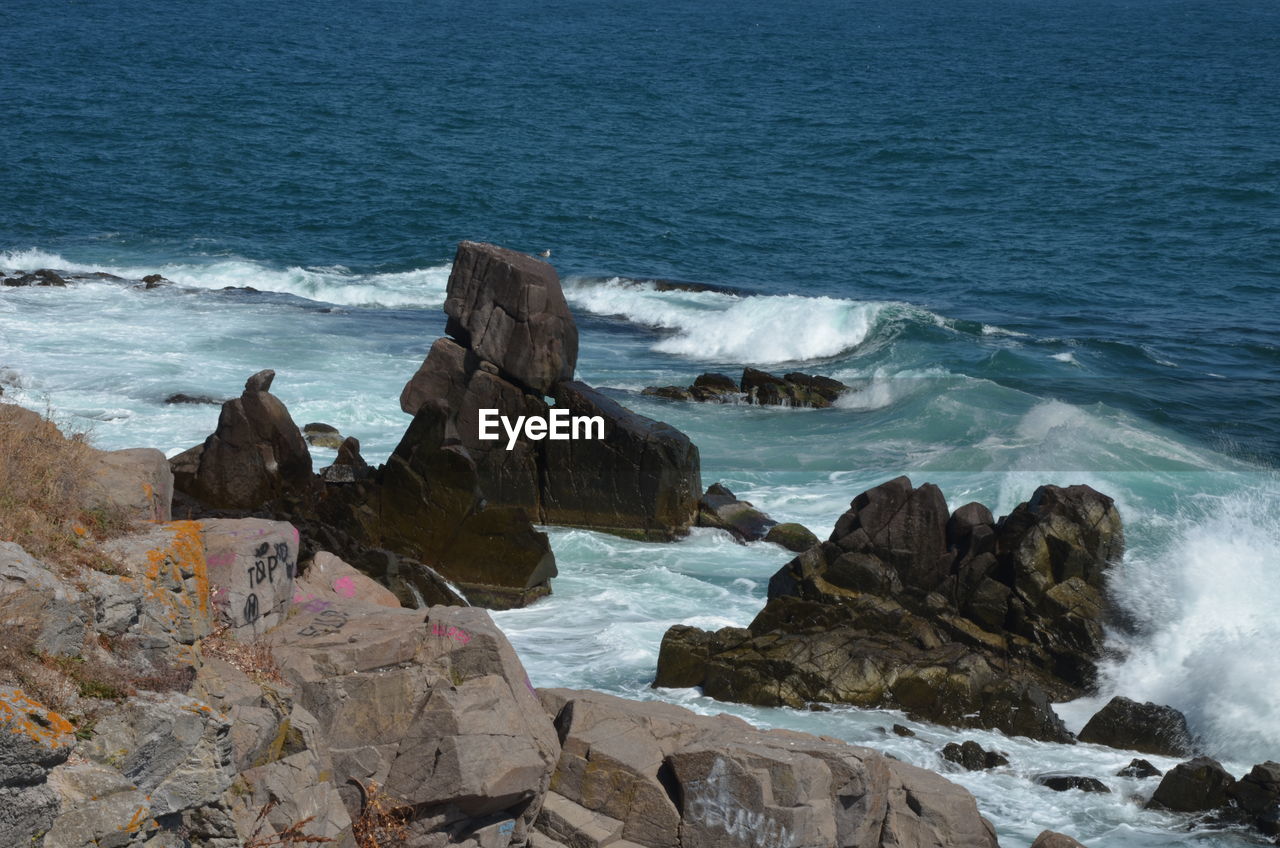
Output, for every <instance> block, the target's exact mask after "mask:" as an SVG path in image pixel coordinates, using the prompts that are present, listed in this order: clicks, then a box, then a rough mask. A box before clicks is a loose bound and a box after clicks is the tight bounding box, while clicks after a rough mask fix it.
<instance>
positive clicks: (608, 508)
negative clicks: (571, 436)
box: [543, 382, 702, 541]
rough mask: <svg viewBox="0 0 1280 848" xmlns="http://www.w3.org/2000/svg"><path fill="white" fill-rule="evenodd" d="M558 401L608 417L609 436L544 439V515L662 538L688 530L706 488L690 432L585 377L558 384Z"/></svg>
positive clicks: (552, 519)
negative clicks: (602, 390)
mask: <svg viewBox="0 0 1280 848" xmlns="http://www.w3.org/2000/svg"><path fill="white" fill-rule="evenodd" d="M555 400H556V407H557V408H565V409H568V410H569V413H570V414H571V415H573V416H597V415H598V416H601V417H603V418H604V421H605V427H604V433H605V437H604V439H602V440H598V441H597V440H591V439H580V440H565V441H555V442H544V443H543V444H545V446H546V449H545V450H546V453H545V456H546V468H547V469H548V472H547V474H546V483H545V488H544V490H543V505H544V506H543V520H544V521H546V522H547V523H549V524H565V525H570V526H576V527H590V528H593V529H598V530H604V531H606V532H610V533H615V534H618V535H622V536H630V537H635V538H644V539H651V540H659V541H665V540H670V539H673V538H676V537H678V536H682V535H684V534H685V533H687V532H688V530H689V528H690V527H691V526H692V525H693V523H694V521H695V520H696V518H697V504H698V495H699V493H700V492H701V491H702V477H701V472H700V462H699V457H698V448H697V446H696V445H694V444H693V442H691V441H690V440H689V437H688V436H686V435H685V434H684V433H682V432H680V431H679V430H677V429H676V428H674V427H672V426H671V425H669V424H664V423H662V422H661V421H654V420H653V419H651V418H646V417H644V416H643V415H638V414H636V413H634V412H632V411H631V410H629V409H626V408H624V407H622V406H621V405H620V404H618V403H617V402H616V401H614V400H612V399H611V398H608V397H605V396H604V395H603V394H601V393H600V392H598V391H596V390H594V389H592V388H590V387H589V386H586V385H584V384H582V383H576V382H570V383H561V384H560V385H558V386H556V390H555ZM551 469H554V471H552V470H551Z"/></svg>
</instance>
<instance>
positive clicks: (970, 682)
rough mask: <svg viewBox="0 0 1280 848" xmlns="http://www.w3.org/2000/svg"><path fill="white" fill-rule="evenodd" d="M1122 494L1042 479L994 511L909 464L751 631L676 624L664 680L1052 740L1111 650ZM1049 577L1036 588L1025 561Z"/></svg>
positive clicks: (662, 668) (783, 573)
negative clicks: (999, 513)
mask: <svg viewBox="0 0 1280 848" xmlns="http://www.w3.org/2000/svg"><path fill="white" fill-rule="evenodd" d="M1119 521H1120V520H1119V515H1118V513H1117V512H1116V510H1115V507H1114V505H1113V503H1112V502H1111V499H1110V498H1107V497H1105V496H1103V495H1100V494H1098V493H1097V492H1095V491H1093V490H1092V489H1089V488H1088V487H1087V486H1073V487H1070V488H1066V489H1061V488H1058V487H1054V486H1043V487H1041V488H1040V489H1038V490H1037V491H1036V493H1035V495H1033V497H1032V498H1031V500H1030V501H1029V502H1027V503H1024V504H1021V505H1019V506H1018V507H1017V508H1016V509H1015V510H1014V512H1013V513H1012V514H1011V515H1010V516H1009V517H1007V518H1005V519H1002V520H1001V521H999V522H996V521H995V519H994V517H993V516H992V515H991V512H990V511H989V510H987V509H986V507H983V506H982V505H981V504H967V505H965V506H962V507H960V508H959V509H957V510H956V511H955V512H954V513H950V514H949V513H948V511H947V504H946V502H945V501H944V499H943V497H942V493H941V492H940V491H939V490H938V488H937V487H936V486H932V485H930V484H924V485H922V486H919V487H915V486H913V485H912V484H911V481H910V480H908V479H907V478H905V477H899V478H897V479H895V480H890V481H889V482H887V483H884V484H882V485H880V486H877V487H875V488H874V489H871V490H869V491H867V492H864V493H862V494H860V495H858V497H856V498H854V499H853V501H852V503H851V504H850V508H849V510H848V511H847V512H846V513H845V514H844V515H842V516H841V517H840V518H839V520H838V521H837V522H836V525H835V529H834V531H833V532H832V534H831V537H830V538H829V539H828V541H826V542H824V543H822V544H818V545H814V546H812V547H810V548H808V549H807V550H805V551H804V552H802V553H801V554H800V555H799V556H797V557H796V558H795V559H793V560H792V561H791V562H789V563H788V564H787V565H785V566H784V567H783V568H782V569H781V570H780V571H778V573H777V574H775V575H774V576H773V578H772V579H771V580H770V583H769V601H768V603H767V604H766V606H765V609H764V610H763V611H762V612H761V613H760V615H759V616H757V617H756V620H755V621H753V622H752V623H751V624H750V625H749V627H748V628H746V629H745V630H740V629H739V630H734V629H730V630H725V631H721V632H719V633H716V634H705V633H701V632H694V631H691V630H690V629H688V628H683V627H679V628H673V629H672V630H671V631H670V632H669V633H668V635H667V638H664V640H663V646H662V649H661V651H660V653H659V658H658V675H657V680H656V683H655V685H659V686H701V687H702V688H703V691H704V692H705V693H706V694H708V695H711V696H712V697H718V698H725V699H728V700H735V701H744V702H747V703H757V704H787V705H792V706H800V705H803V704H805V703H808V702H811V701H820V702H827V701H834V702H841V703H851V704H858V705H861V706H868V707H870V706H879V707H894V708H899V709H905V710H907V711H908V712H909V713H911V714H912V715H915V716H917V717H919V718H922V719H926V720H930V721H935V722H941V723H944V724H954V725H960V726H973V727H982V728H998V729H1001V730H1003V731H1005V732H1006V733H1010V734H1015V735H1026V736H1032V737H1034V738H1039V739H1047V740H1052V741H1071V739H1072V737H1071V735H1070V734H1069V733H1068V732H1067V730H1066V728H1065V726H1063V724H1062V722H1061V721H1060V720H1059V719H1058V717H1057V716H1056V715H1055V714H1054V712H1053V709H1052V706H1051V704H1052V702H1053V701H1056V700H1066V699H1070V698H1075V697H1079V696H1080V695H1082V694H1083V693H1084V687H1085V686H1086V685H1087V683H1088V682H1089V681H1090V680H1091V679H1092V675H1093V669H1094V663H1095V662H1096V660H1097V658H1098V657H1099V656H1100V655H1101V651H1102V623H1101V622H1102V615H1103V608H1104V604H1103V599H1102V594H1101V590H1100V587H1101V585H1102V576H1103V573H1104V571H1105V568H1106V567H1107V564H1108V563H1109V561H1110V559H1111V558H1114V557H1116V556H1119V554H1120V552H1121V551H1122V550H1123V534H1122V530H1121V528H1120V523H1119ZM1029 574H1038V575H1040V576H1041V577H1043V578H1044V580H1043V582H1042V583H1037V584H1035V586H1036V587H1038V588H1037V589H1035V590H1033V589H1026V591H1024V588H1025V587H1024V584H1025V583H1026V582H1027V580H1028V579H1029V578H1028V577H1027V575H1029Z"/></svg>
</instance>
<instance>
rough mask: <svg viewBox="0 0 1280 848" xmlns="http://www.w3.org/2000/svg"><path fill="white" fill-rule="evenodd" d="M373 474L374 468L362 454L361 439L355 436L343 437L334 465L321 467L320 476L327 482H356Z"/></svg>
mask: <svg viewBox="0 0 1280 848" xmlns="http://www.w3.org/2000/svg"><path fill="white" fill-rule="evenodd" d="M372 476H373V469H371V468H370V467H369V463H367V462H365V461H364V457H363V456H361V455H360V440H359V439H357V438H356V437H355V436H347V437H346V438H345V439H343V440H342V444H340V445H338V456H337V458H336V459H335V460H334V461H333V465H330V466H329V467H328V468H322V469H320V478H321V479H322V480H324V481H325V482H326V483H356V482H359V481H361V480H368V479H369V478H370V477H372Z"/></svg>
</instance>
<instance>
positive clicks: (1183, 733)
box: [1080, 696, 1192, 757]
mask: <svg viewBox="0 0 1280 848" xmlns="http://www.w3.org/2000/svg"><path fill="white" fill-rule="evenodd" d="M1080 741H1081V742H1092V743H1095V744H1098V745H1107V746H1109V747H1111V748H1121V749H1124V750H1128V751H1140V752H1142V753H1144V754H1156V755H1158V756H1163V757H1185V756H1187V755H1189V754H1190V753H1191V749H1192V744H1191V730H1190V729H1189V728H1188V727H1187V719H1186V716H1184V715H1183V714H1182V713H1180V712H1178V711H1177V710H1175V709H1174V708H1173V707H1162V706H1160V705H1158V704H1152V703H1150V702H1148V703H1145V704H1139V703H1138V702H1137V701H1131V700H1129V699H1128V698H1124V697H1120V696H1117V697H1115V698H1112V699H1111V700H1110V701H1109V702H1107V705H1106V706H1105V707H1103V708H1102V709H1101V710H1099V711H1098V713H1097V714H1096V715H1094V717H1093V718H1091V719H1089V722H1088V724H1086V725H1085V726H1084V729H1083V730H1081V731H1080Z"/></svg>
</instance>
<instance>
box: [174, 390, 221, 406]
mask: <svg viewBox="0 0 1280 848" xmlns="http://www.w3.org/2000/svg"><path fill="white" fill-rule="evenodd" d="M164 402H165V403H169V404H177V403H190V404H209V405H210V406H221V405H222V404H224V403H226V402H227V401H226V399H225V398H215V397H210V396H208V395H188V394H184V393H182V392H177V393H176V394H172V395H169V396H168V397H167V398H165V399H164Z"/></svg>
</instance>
